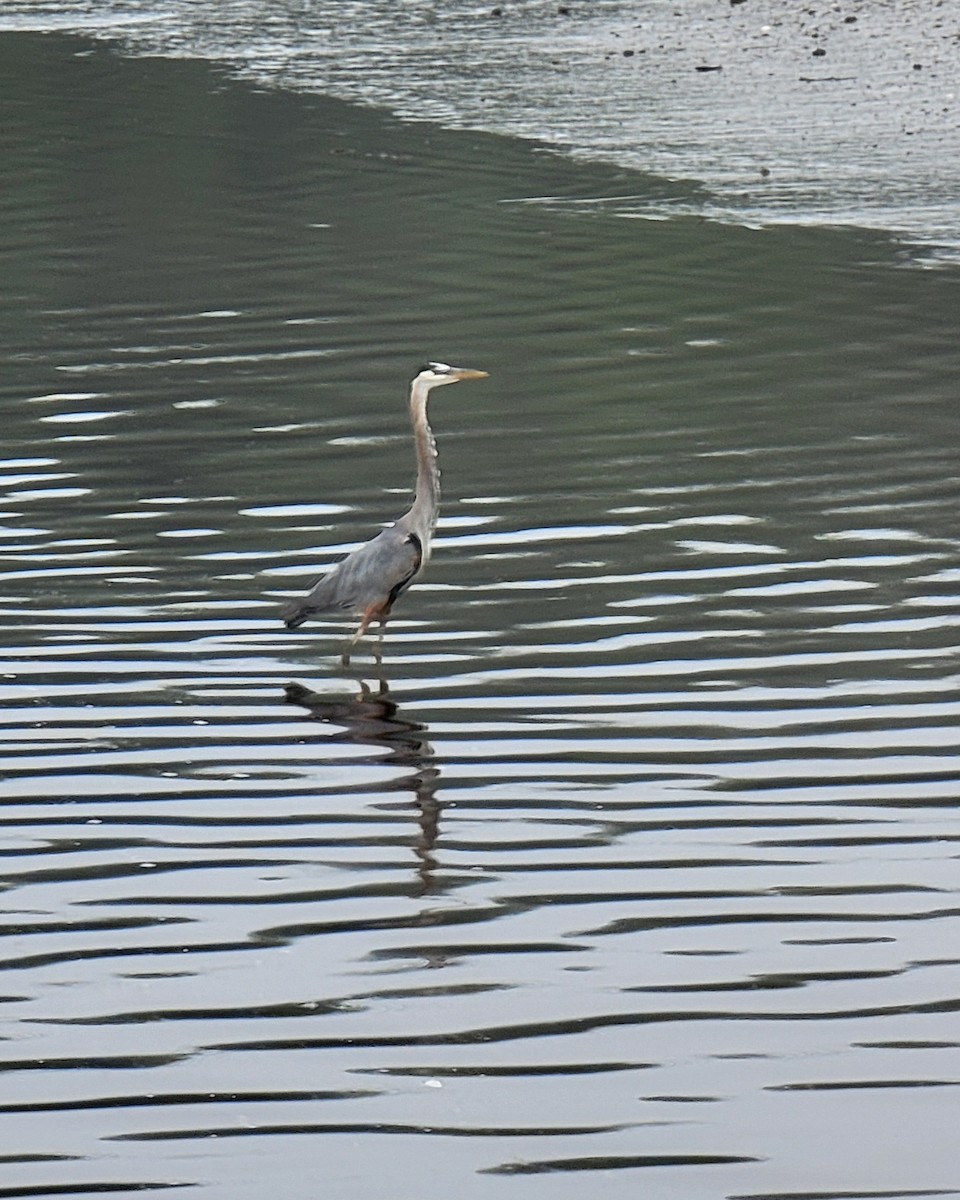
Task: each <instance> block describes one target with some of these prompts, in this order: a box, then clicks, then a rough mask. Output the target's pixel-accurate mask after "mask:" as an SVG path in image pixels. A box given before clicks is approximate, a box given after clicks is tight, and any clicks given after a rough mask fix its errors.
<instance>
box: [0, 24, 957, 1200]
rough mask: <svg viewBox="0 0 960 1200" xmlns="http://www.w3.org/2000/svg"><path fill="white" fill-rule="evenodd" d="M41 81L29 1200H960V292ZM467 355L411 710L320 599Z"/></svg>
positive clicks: (21, 586) (629, 192)
mask: <svg viewBox="0 0 960 1200" xmlns="http://www.w3.org/2000/svg"><path fill="white" fill-rule="evenodd" d="M0 66H2V70H3V75H4V78H5V80H6V81H7V87H6V88H5V89H4V98H3V100H2V106H3V120H2V122H0V143H2V161H3V162H4V164H5V177H6V182H7V186H6V187H5V188H4V190H3V193H2V195H0V270H2V278H3V281H4V284H3V289H2V295H0V336H2V345H3V351H4V365H5V370H4V373H3V378H2V380H0V396H2V403H3V413H4V418H5V432H6V449H5V452H4V461H3V462H2V463H0V482H2V485H3V488H4V495H3V496H2V498H0V536H2V543H3V547H4V551H5V554H4V567H3V569H2V575H0V580H2V586H3V591H2V593H0V605H2V609H3V613H4V617H5V620H4V635H3V640H2V645H0V700H2V705H3V706H2V709H0V730H2V737H3V742H4V753H3V764H2V770H0V805H2V808H0V825H2V833H3V846H4V862H5V881H6V885H7V890H6V892H5V893H4V897H3V900H4V918H3V920H2V922H0V928H2V931H3V933H4V935H5V938H6V953H5V954H2V953H0V966H2V967H3V969H4V971H5V972H6V974H5V977H4V981H3V983H2V985H0V990H2V992H3V1010H2V1011H3V1015H4V1017H5V1022H4V1028H3V1029H2V1030H0V1036H2V1037H4V1038H5V1039H6V1040H5V1041H3V1042H0V1111H2V1112H3V1113H4V1121H5V1127H6V1129H7V1138H6V1141H5V1147H6V1149H5V1150H4V1152H3V1155H2V1156H0V1175H2V1179H0V1195H4V1194H7V1195H38V1196H40V1195H49V1194H63V1193H64V1192H70V1193H72V1194H83V1193H84V1192H91V1193H92V1192H104V1191H111V1192H114V1193H126V1192H129V1193H130V1194H132V1193H133V1192H134V1191H140V1190H143V1189H145V1188H155V1187H157V1188H164V1187H168V1186H173V1185H176V1186H178V1187H179V1188H180V1189H181V1190H184V1191H186V1190H188V1189H195V1190H196V1191H197V1193H198V1194H201V1191H202V1194H203V1195H205V1196H209V1197H224V1198H226V1197H230V1198H231V1200H236V1198H241V1200H246V1198H248V1197H249V1198H250V1200H253V1198H254V1197H260V1196H262V1195H263V1194H264V1192H265V1191H267V1190H269V1191H271V1192H275V1193H277V1194H279V1195H283V1196H284V1197H301V1196H302V1197H305V1198H306V1197H308V1196H310V1197H312V1196H314V1195H316V1190H317V1186H318V1180H322V1182H323V1188H324V1190H325V1191H329V1192H330V1193H331V1194H333V1195H337V1196H343V1197H351V1198H354V1197H355V1198H357V1200H364V1198H366V1197H368V1196H382V1195H385V1194H389V1195H391V1196H398V1197H402V1196H418V1197H427V1198H430V1200H432V1198H434V1197H436V1198H437V1200H440V1198H441V1197H444V1198H445V1197H448V1196H450V1195H462V1196H465V1197H478V1198H482V1200H487V1198H488V1197H493V1196H494V1195H496V1196H500V1195H501V1194H506V1192H507V1191H509V1192H510V1194H511V1195H517V1196H521V1197H523V1200H528V1198H531V1200H534V1198H536V1197H539V1196H543V1197H546V1196H550V1197H551V1198H554V1197H562V1196H567V1195H569V1196H571V1197H573V1196H577V1197H579V1196H582V1195H583V1194H584V1191H585V1190H586V1191H592V1190H593V1189H595V1188H597V1187H602V1188H604V1189H605V1190H606V1191H609V1192H610V1193H611V1194H613V1195H616V1196H624V1197H626V1196H634V1195H636V1194H637V1191H638V1189H639V1190H643V1191H644V1192H648V1193H650V1194H653V1195H658V1196H659V1195H664V1196H674V1195H676V1196H683V1197H698V1198H699V1197H701V1196H703V1197H707V1196H710V1197H714V1196H738V1197H743V1196H761V1195H762V1196H796V1195H798V1194H802V1195H810V1194H818V1195H837V1194H841V1193H845V1194H851V1193H854V1194H858V1195H877V1194H881V1193H882V1194H884V1195H903V1194H907V1193H914V1194H916V1193H917V1192H918V1191H923V1192H925V1193H933V1192H936V1193H938V1194H939V1193H943V1194H946V1193H948V1192H950V1191H951V1189H954V1190H955V1189H956V1188H957V1186H958V1183H957V1178H956V1156H955V1150H954V1142H955V1131H954V1124H955V1122H954V1121H953V1120H952V1108H953V1105H952V1099H951V1098H952V1097H953V1095H954V1094H955V1089H956V1082H955V1080H956V1078H957V1074H958V1067H957V1048H958V1039H957V1036H956V1025H955V1020H954V1017H953V1010H954V1008H955V1000H954V996H955V994H956V972H957V964H956V961H955V955H953V953H952V950H951V947H952V945H953V941H954V940H955V926H956V922H957V912H956V910H957V905H956V870H955V859H956V844H957V829H956V823H955V821H954V819H953V814H954V810H955V803H956V793H957V780H958V775H960V769H958V759H957V744H958V734H957V720H956V717H957V712H958V695H957V690H958V689H957V680H958V676H957V636H956V629H957V622H958V612H960V599H958V594H957V581H958V580H960V553H958V542H957V537H956V530H957V507H958V499H957V488H956V475H957V471H956V440H957V438H956V431H957V413H956V405H957V386H956V380H957V377H958V366H960V362H958V359H960V351H958V348H957V342H956V312H957V311H958V304H957V279H958V277H957V274H956V271H955V270H953V269H952V268H950V267H943V268H941V269H939V270H936V271H919V270H915V269H912V268H911V267H910V265H909V259H907V258H906V257H905V256H904V253H903V251H902V250H900V249H899V248H897V247H896V246H894V245H893V244H891V243H890V242H889V241H887V240H886V239H884V238H883V237H881V236H878V235H873V234H865V233H863V234H861V233H855V232H850V231H829V230H819V231H818V230H810V229H788V228H779V229H775V230H766V231H751V230H746V229H736V228H727V227H723V226H720V225H715V224H711V223H708V222H703V221H698V220H695V219H693V218H678V219H675V220H671V221H646V220H638V219H636V216H635V213H636V211H637V201H638V198H639V199H640V200H643V199H644V198H645V197H655V196H656V195H657V194H658V190H659V191H660V192H662V190H663V189H664V187H665V186H666V185H664V184H663V183H662V182H660V181H658V180H656V179H653V178H648V177H646V176H643V175H639V174H636V173H630V172H627V171H624V170H620V169H616V168H604V167H597V166H592V165H585V164H577V163H572V162H569V161H565V160H563V159H561V158H558V157H556V156H554V155H551V154H549V153H544V152H542V150H541V149H538V148H537V147H532V146H530V145H526V144H521V143H515V142H512V141H510V140H508V139H505V138H498V137H494V136H490V135H482V134H468V133H459V134H454V133H449V132H444V131H443V130H440V129H438V128H436V127H434V126H431V125H428V124H420V125H404V124H402V123H400V122H398V121H397V120H395V119H393V118H391V117H389V116H385V115H383V114H381V113H378V112H376V111H374V110H364V109H358V108H353V107H350V106H348V105H345V104H342V103H339V102H337V101H333V100H327V99H323V98H318V97H303V96H296V95H292V94H285V93H282V92H277V93H272V94H261V93H257V92H255V91H252V90H250V89H249V88H247V87H245V86H242V85H240V84H237V83H230V82H227V81H225V80H224V79H223V78H222V77H221V76H219V75H217V74H215V73H213V72H211V71H209V70H208V69H207V68H205V67H203V66H202V65H197V64H185V63H170V62H162V61H148V60H140V61H127V60H124V59H123V58H121V57H119V56H118V55H116V54H114V53H112V52H111V51H110V50H109V49H107V48H104V47H97V48H92V47H91V46H90V45H88V44H87V43H85V42H83V41H80V40H73V39H67V38H61V37H40V36H35V35H12V34H7V35H5V36H4V37H2V38H0ZM670 186H671V187H674V186H675V185H670ZM611 197H613V198H619V199H611ZM427 358H440V359H444V360H447V361H454V362H462V363H464V364H466V365H470V366H475V367H481V368H483V369H485V370H488V371H489V372H490V379H489V380H488V381H485V382H484V383H483V384H482V385H481V384H477V385H471V386H470V387H469V388H467V387H463V388H455V389H448V390H446V391H444V392H441V393H440V394H439V395H438V396H437V397H436V399H435V401H434V402H433V408H432V415H433V421H434V429H435V432H436V434H437V437H438V441H439V445H440V455H441V463H442V467H443V472H444V483H445V499H444V507H443V520H442V523H441V527H440V531H439V533H440V536H439V539H438V543H437V546H436V551H435V557H434V560H433V562H432V563H431V566H430V570H429V572H428V574H427V575H426V576H425V578H424V579H423V581H422V582H421V583H419V584H418V585H417V586H416V587H415V588H414V589H413V590H411V592H410V593H408V594H407V595H406V596H405V597H404V598H403V601H402V602H401V604H400V605H398V607H397V611H396V617H395V621H394V622H393V623H392V624H391V630H390V633H389V636H388V640H387V647H386V666H385V674H386V682H387V683H388V685H389V691H388V692H387V693H386V694H384V693H383V687H382V684H381V683H380V682H378V681H377V679H376V678H375V676H374V674H373V673H372V672H370V671H367V670H366V667H367V666H368V665H369V660H364V659H362V658H359V659H358V660H357V661H356V663H355V665H354V668H353V669H351V670H350V671H349V672H343V671H342V670H341V669H340V668H339V666H338V661H337V654H338V650H339V645H340V639H341V637H342V631H341V630H339V629H337V628H334V627H332V626H329V627H327V626H308V627H305V628H304V629H302V630H300V631H298V632H297V633H295V634H288V633H285V632H284V631H283V629H282V627H281V625H280V623H279V621H278V619H277V616H276V613H277V608H278V605H279V601H280V599H281V598H282V597H283V596H286V595H289V594H293V593H295V592H297V591H298V590H301V589H302V588H304V587H305V586H306V585H307V584H308V583H309V582H310V581H311V580H312V579H313V578H314V577H315V575H316V573H317V570H318V569H319V568H322V567H323V566H324V565H325V564H327V563H329V562H330V561H331V560H332V559H333V558H334V557H335V556H336V554H338V553H340V552H342V551H343V550H344V549H346V548H348V547H350V546H352V545H354V544H356V543H357V542H358V541H360V540H362V539H363V538H365V537H367V536H369V534H370V533H371V532H372V531H374V530H375V529H376V528H377V527H378V525H379V524H380V523H381V522H383V521H386V520H389V519H391V518H392V517H394V516H396V515H397V514H398V513H399V512H400V511H402V509H403V507H405V505H406V503H407V500H406V497H407V494H408V492H407V488H408V485H409V483H410V481H411V478H412V471H413V463H412V449H411V446H410V438H409V432H408V428H407V417H406V411H405V396H406V389H407V382H408V380H409V377H410V375H411V374H412V372H413V371H414V370H415V369H416V367H417V366H418V364H419V363H420V362H421V361H423V360H424V359H427ZM291 680H294V681H298V682H299V683H300V684H301V685H302V686H304V687H306V688H307V689H309V694H300V693H297V694H295V695H294V700H298V699H299V700H301V701H305V702H304V703H293V702H291V700H290V699H288V698H287V695H286V694H285V692H284V685H285V684H286V683H287V682H288V681H291ZM838 1131H842V1133H840V1132H838ZM4 1189H6V1190H4Z"/></svg>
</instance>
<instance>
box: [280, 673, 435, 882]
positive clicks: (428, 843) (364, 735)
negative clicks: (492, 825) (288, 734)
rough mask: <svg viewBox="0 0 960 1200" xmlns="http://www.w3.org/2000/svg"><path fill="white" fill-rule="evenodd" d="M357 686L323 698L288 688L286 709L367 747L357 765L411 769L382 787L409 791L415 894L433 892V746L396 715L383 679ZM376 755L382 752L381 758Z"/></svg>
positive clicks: (396, 708)
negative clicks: (303, 712)
mask: <svg viewBox="0 0 960 1200" xmlns="http://www.w3.org/2000/svg"><path fill="white" fill-rule="evenodd" d="M359 682H360V692H359V695H357V696H352V695H343V694H341V695H336V696H324V695H322V694H321V693H319V692H312V691H311V690H310V689H309V688H307V687H304V686H303V684H302V683H288V684H286V685H285V686H284V689H283V690H284V692H285V693H286V697H287V699H288V700H289V701H290V703H291V704H299V705H301V706H302V707H303V708H306V709H309V710H310V715H311V716H312V717H313V718H314V719H315V720H317V721H322V722H324V723H325V724H329V725H333V726H338V727H340V729H341V730H342V733H340V734H339V735H334V740H335V741H338V742H348V743H352V744H354V745H358V746H370V747H372V748H373V753H372V754H371V755H370V757H369V758H368V759H366V760H362V761H372V762H384V761H386V762H389V763H396V764H397V765H398V766H401V767H404V768H411V773H409V774H407V773H405V774H403V775H402V776H400V777H399V778H398V779H396V780H394V781H393V782H392V783H387V784H385V785H384V788H385V789H386V790H392V789H403V790H407V789H409V790H410V791H412V792H413V794H414V796H415V797H416V799H415V803H416V806H417V814H418V815H417V823H418V824H419V826H420V833H419V835H418V837H417V840H416V843H415V845H414V851H415V853H416V855H417V858H418V859H419V860H420V863H419V867H418V871H417V873H418V875H419V876H420V881H421V885H422V886H421V887H420V889H419V894H420V895H426V894H428V893H429V892H431V891H433V889H434V879H433V873H434V871H435V870H436V866H437V861H436V859H435V858H434V854H433V850H434V846H435V845H436V841H437V834H438V832H439V828H440V801H439V800H438V799H437V796H436V791H437V785H438V781H439V778H440V771H439V768H438V767H436V766H435V765H434V763H435V756H434V752H433V747H432V746H431V745H430V743H429V742H428V741H427V740H426V738H425V737H424V736H423V735H424V733H425V732H426V726H424V725H421V724H420V723H419V722H417V721H409V720H406V719H405V718H404V717H402V716H401V715H400V712H399V706H398V705H397V703H396V701H394V700H392V699H391V698H390V687H389V684H388V683H387V681H386V680H385V679H379V680H378V681H377V690H376V691H373V690H371V688H370V687H369V686H368V685H367V683H366V682H365V681H364V680H362V679H361V680H360V681H359ZM381 750H385V751H386V752H387V754H386V758H384V756H383V755H382V754H381V753H380V751H381Z"/></svg>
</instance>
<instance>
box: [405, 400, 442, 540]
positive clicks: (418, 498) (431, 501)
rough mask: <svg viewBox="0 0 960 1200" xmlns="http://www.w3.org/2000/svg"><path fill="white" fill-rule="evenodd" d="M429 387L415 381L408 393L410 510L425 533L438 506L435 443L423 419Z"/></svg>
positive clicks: (435, 516)
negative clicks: (413, 465) (413, 458)
mask: <svg viewBox="0 0 960 1200" xmlns="http://www.w3.org/2000/svg"><path fill="white" fill-rule="evenodd" d="M429 394H430V389H429V388H426V387H424V386H423V384H422V383H420V382H419V381H417V382H415V383H414V385H413V388H412V390H411V392H410V420H411V422H412V424H413V441H414V446H415V448H416V452H417V488H416V494H415V497H414V501H413V508H412V509H411V510H410V512H411V516H413V517H414V518H415V519H416V520H417V522H418V524H421V525H422V527H423V529H424V530H425V532H426V533H427V534H428V536H429V534H431V533H433V529H434V526H435V525H436V523H437V513H438V511H439V507H440V468H439V466H438V465H437V443H436V442H435V441H434V437H433V431H432V430H431V428H430V422H429V421H428V420H427V397H428V396H429Z"/></svg>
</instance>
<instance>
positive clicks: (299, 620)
mask: <svg viewBox="0 0 960 1200" xmlns="http://www.w3.org/2000/svg"><path fill="white" fill-rule="evenodd" d="M486 376H487V372H486V371H474V370H470V369H467V368H465V367H451V366H448V365H447V364H446V363H437V362H432V363H428V364H427V365H426V366H425V367H423V368H422V370H420V371H419V372H418V374H417V375H416V376H415V377H414V380H413V382H412V384H411V385H410V419H411V423H412V425H413V440H414V447H415V449H416V455H417V484H416V492H415V495H414V501H413V504H412V505H411V507H410V508H409V509H408V510H407V512H405V513H404V514H403V516H402V517H400V518H399V520H397V521H396V522H395V523H394V524H393V525H390V526H389V527H388V528H387V529H384V530H381V532H380V533H378V534H377V535H376V537H374V538H371V540H370V541H369V542H365V543H364V544H363V545H362V546H360V547H359V548H358V549H356V550H354V551H352V552H351V553H350V554H348V555H347V556H346V558H344V559H342V560H341V561H340V562H339V563H337V564H336V565H335V566H334V567H332V568H331V570H329V571H328V572H327V574H326V575H324V576H323V577H322V578H321V579H319V580H318V581H317V583H315V584H314V586H313V587H312V588H311V590H310V591H309V592H308V593H307V595H306V596H304V597H303V598H302V599H298V600H293V601H291V602H290V603H289V604H287V605H286V606H285V607H284V609H283V612H282V616H283V619H284V621H285V623H286V626H287V628H288V629H296V628H297V627H298V626H300V625H302V624H303V623H304V621H307V620H309V619H310V618H311V617H315V616H324V615H340V616H354V617H358V618H359V621H360V624H359V627H358V629H357V632H356V634H355V635H354V637H353V640H352V642H351V643H350V646H352V645H353V644H354V643H356V641H357V640H358V639H359V638H361V637H362V636H363V635H364V634H365V633H366V631H367V629H368V628H369V626H370V625H371V624H373V623H374V622H375V623H377V624H378V625H379V627H380V632H381V635H382V633H383V629H384V626H385V625H386V623H387V620H388V618H389V616H390V612H391V610H392V608H393V606H394V604H395V603H396V601H397V599H398V597H399V596H400V595H402V593H403V592H405V591H406V589H407V588H408V587H409V586H410V584H411V583H412V582H413V580H414V579H415V578H416V576H417V574H418V573H419V572H420V571H421V570H422V569H423V567H424V566H425V565H426V563H427V561H428V560H429V558H430V548H431V542H432V540H433V532H434V530H435V529H436V526H437V516H438V514H439V511H440V471H439V468H438V466H437V446H436V442H435V441H434V439H433V433H432V431H431V429H430V423H429V421H428V420H427V399H428V397H429V395H430V392H431V391H432V390H433V389H434V388H436V387H442V386H443V385H445V384H449V383H459V382H460V381H461V380H466V379H485V378H486ZM350 646H348V648H347V649H346V650H345V651H344V654H343V661H344V662H345V663H346V662H349V661H350Z"/></svg>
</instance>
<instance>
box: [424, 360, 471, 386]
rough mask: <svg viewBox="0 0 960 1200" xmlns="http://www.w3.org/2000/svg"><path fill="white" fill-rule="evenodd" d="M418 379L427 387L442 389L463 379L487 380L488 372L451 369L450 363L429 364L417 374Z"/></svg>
mask: <svg viewBox="0 0 960 1200" xmlns="http://www.w3.org/2000/svg"><path fill="white" fill-rule="evenodd" d="M416 377H417V379H418V380H422V381H423V383H424V384H426V386H427V387H430V388H433V387H441V386H442V385H443V384H445V383H459V382H460V381H461V380H462V379H486V378H487V372H486V371H474V370H471V369H470V368H469V367H451V366H450V365H449V363H442V362H428V363H425V364H424V366H422V367H421V368H420V370H419V371H418V372H417V376H416Z"/></svg>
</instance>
